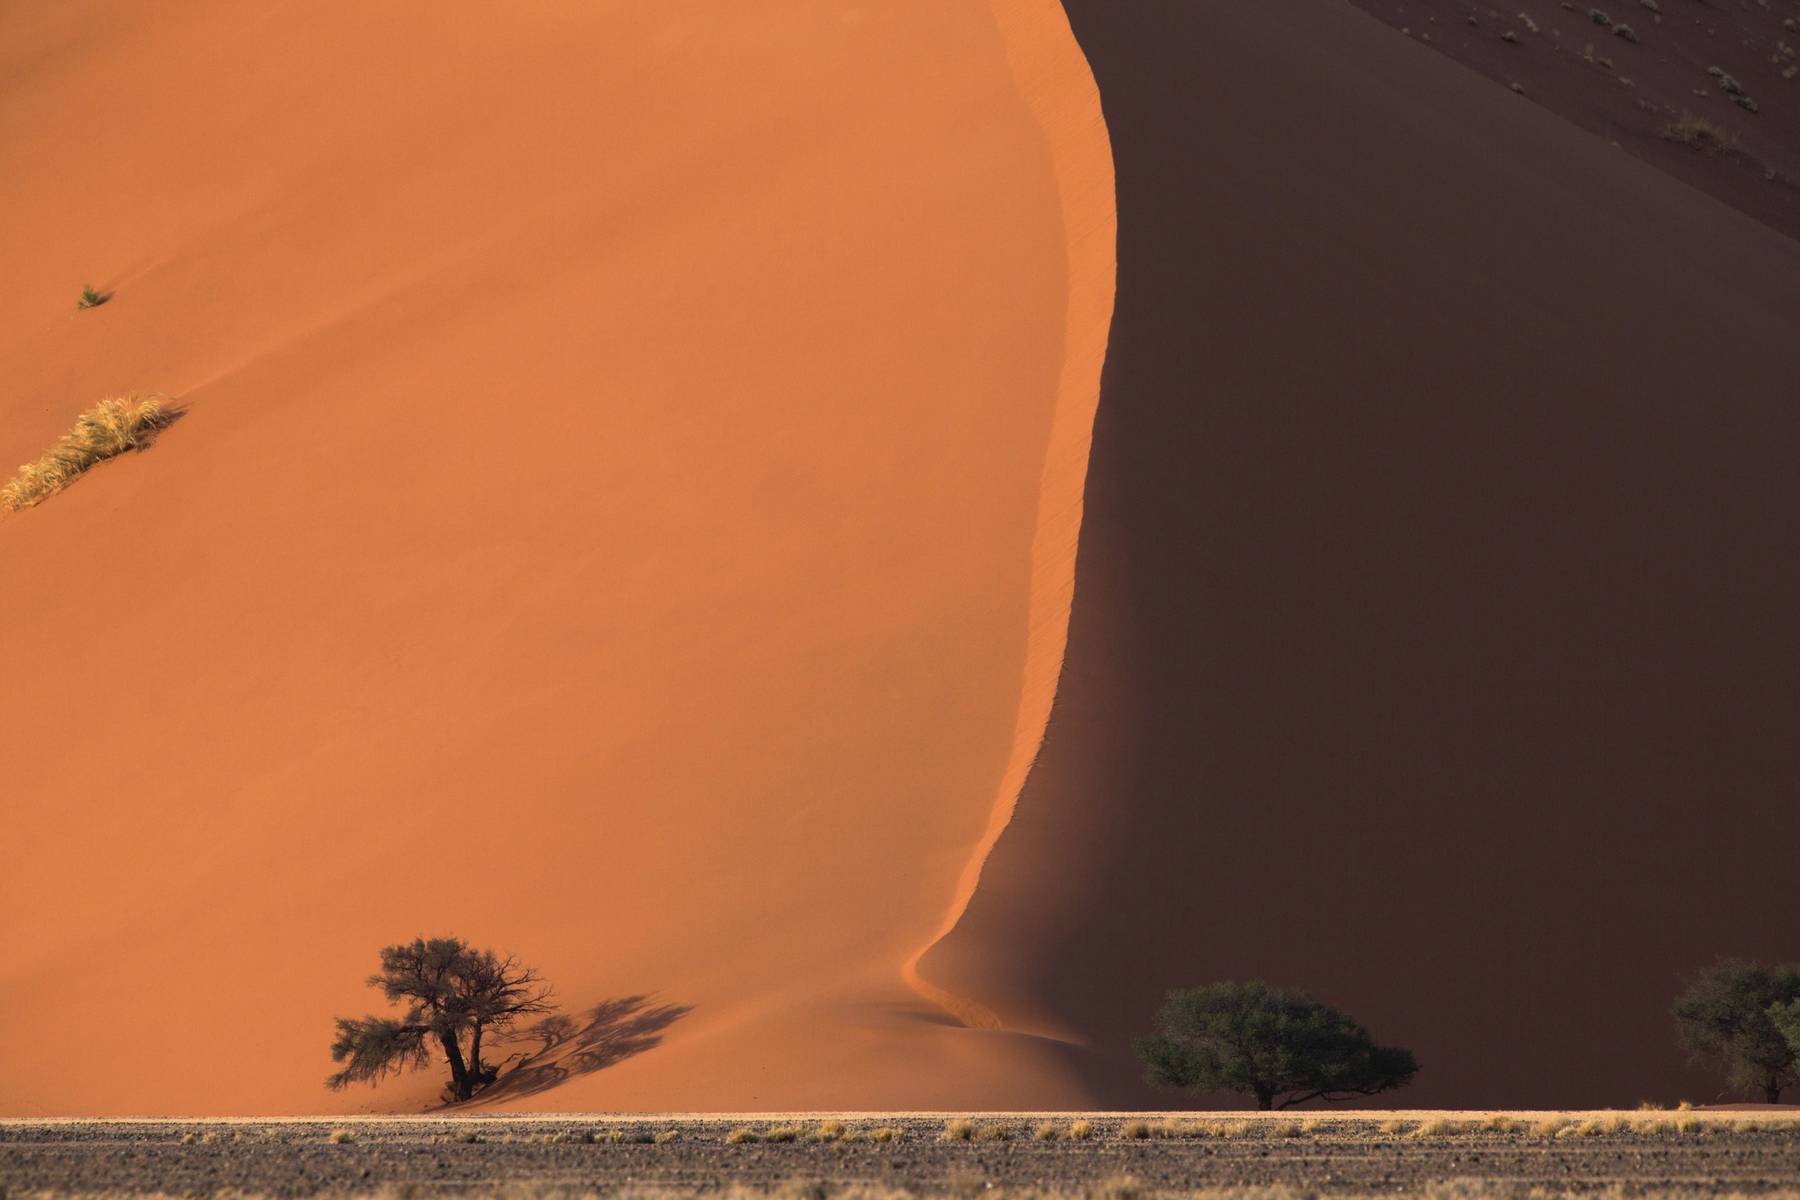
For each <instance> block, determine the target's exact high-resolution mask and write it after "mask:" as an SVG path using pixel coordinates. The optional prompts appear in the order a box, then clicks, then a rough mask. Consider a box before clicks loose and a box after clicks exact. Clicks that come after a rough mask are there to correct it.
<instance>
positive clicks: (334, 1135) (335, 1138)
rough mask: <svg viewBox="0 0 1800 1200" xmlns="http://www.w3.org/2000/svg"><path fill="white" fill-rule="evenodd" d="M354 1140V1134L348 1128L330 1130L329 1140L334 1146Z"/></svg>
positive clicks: (347, 1143) (345, 1144) (344, 1144)
mask: <svg viewBox="0 0 1800 1200" xmlns="http://www.w3.org/2000/svg"><path fill="white" fill-rule="evenodd" d="M355 1140H356V1135H355V1134H354V1133H352V1132H350V1131H349V1130H348V1129H334V1130H332V1131H331V1138H330V1141H331V1144H332V1145H334V1146H347V1145H349V1144H350V1143H351V1142H354V1141H355Z"/></svg>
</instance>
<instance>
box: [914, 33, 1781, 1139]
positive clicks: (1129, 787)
mask: <svg viewBox="0 0 1800 1200" xmlns="http://www.w3.org/2000/svg"><path fill="white" fill-rule="evenodd" d="M1067 8H1068V10H1069V12H1070V15H1071V18H1072V24H1073V26H1074V29H1075V33H1076V36H1077V37H1078V39H1079V40H1080V41H1081V44H1082V47H1083V49H1084V51H1085V53H1086V55H1087V58H1088V60H1089V63H1090V64H1091V66H1092V68H1093V70H1094V74H1095V77H1096V79H1097V81H1098V83H1099V88H1100V94H1101V98H1102V101H1103V103H1104V106H1105V110H1106V119H1107V124H1108V129H1109V133H1110V136H1111V140H1112V146H1113V153H1114V160H1115V169H1116V171H1117V176H1118V209H1119V262H1118V270H1119V287H1118V296H1117V307H1118V312H1117V318H1116V320H1115V322H1114V326H1113V332H1112V338H1111V342H1110V344H1109V346H1108V350H1107V364H1106V378H1105V385H1104V388H1103V391H1102V397H1101V403H1100V409H1099V413H1098V417H1097V421H1096V426H1095V431H1094V441H1093V455H1092V461H1091V464H1090V470H1089V476H1088V490H1087V495H1086V518H1085V523H1084V525H1083V529H1082V535H1081V568H1080V572H1079V575H1078V580H1077V591H1076V598H1075V605H1074V613H1073V618H1072V623H1071V627H1070V633H1069V641H1068V656H1067V661H1066V663H1065V666H1064V671H1063V679H1062V686H1061V690H1060V692H1059V694H1058V697H1057V707H1056V713H1055V716H1054V718H1053V719H1052V721H1051V724H1050V728H1049V734H1048V737H1047V738H1046V740H1045V743H1044V748H1043V752H1042V754H1041V756H1040V758H1039V760H1038V763H1037V766H1036V767H1035V768H1034V770H1033V772H1032V775H1031V778H1030V780H1029V782H1028V783H1027V786H1026V788H1025V792H1024V794H1023V795H1022V797H1021V799H1020V801H1019V804H1018V808H1017V812H1016V814H1015V816H1014V818H1013V820H1012V823H1011V824H1010V825H1009V826H1008V827H1007V829H1006V831H1005V833H1004V835H1003V836H1002V837H1001V838H1000V841H999V844H998V846H997V848H996V850H995V852H994V854H993V856H992V857H991V858H990V860H989V861H988V864H987V867H986V869H985V871H984V873H983V876H982V882H981V887H980V889H979V890H978V891H977V892H976V894H975V896H974V899H973V901H972V902H971V904H970V906H969V910H968V913H967V915H966V917H965V919H964V920H963V921H962V922H961V923H960V924H959V925H958V927H957V929H956V930H955V931H954V932H953V933H952V934H951V935H950V937H948V938H946V939H945V940H944V941H943V942H941V943H940V944H939V945H938V946H937V947H936V948H935V949H934V950H933V951H932V952H931V953H930V954H929V955H927V956H926V958H925V959H924V961H923V962H922V963H921V971H922V973H923V974H924V975H925V976H926V977H927V978H929V979H932V980H934V981H936V982H937V983H939V984H940V985H941V986H944V987H946V988H949V989H951V990H953V991H966V992H967V993H968V994H970V995H971V996H973V997H974V998H975V999H976V1000H978V1001H980V1002H982V1003H983V1004H984V1005H986V1006H987V1007H988V1008H989V1009H991V1010H992V1011H993V1012H995V1013H996V1014H998V1016H999V1017H1000V1018H1001V1019H1002V1020H1003V1021H1004V1022H1005V1023H1006V1024H1008V1025H1009V1026H1012V1027H1015V1028H1029V1029H1034V1030H1040V1031H1043V1032H1046V1033H1051V1034H1055V1035H1058V1036H1062V1037H1066V1038H1070V1039H1072V1040H1075V1041H1078V1042H1080V1043H1082V1044H1083V1045H1084V1046H1085V1047H1087V1050H1088V1054H1087V1055H1086V1056H1084V1057H1083V1058H1081V1059H1080V1060H1079V1062H1080V1064H1081V1068H1082V1070H1083V1071H1084V1073H1085V1078H1086V1080H1087V1085H1088V1087H1089V1089H1090V1090H1089V1096H1090V1099H1092V1100H1093V1101H1095V1102H1099V1103H1104V1104H1108V1105H1119V1106H1125V1105H1131V1104H1138V1103H1156V1102H1159V1101H1160V1102H1163V1103H1169V1102H1175V1101H1176V1098H1175V1097H1173V1096H1167V1095H1162V1096H1159V1095H1157V1094H1153V1093H1148V1092H1146V1091H1145V1089H1143V1088H1142V1087H1141V1086H1140V1085H1139V1084H1138V1083H1137V1077H1138V1072H1137V1071H1136V1070H1135V1069H1134V1067H1133V1064H1132V1063H1131V1061H1130V1056H1129V1053H1128V1051H1127V1049H1126V1047H1127V1045H1128V1039H1129V1038H1130V1037H1131V1036H1132V1035H1133V1034H1135V1033H1138V1032H1141V1031H1142V1030H1143V1029H1144V1028H1145V1026H1146V1025H1147V1023H1148V1020H1149V1016H1150V1013H1151V1012H1152V1010H1153V1009H1154V1007H1155V1006H1156V1004H1157V1003H1158V1001H1159V999H1160V996H1161V993H1162V992H1163V991H1164V990H1165V989H1167V988H1170V987H1173V986H1177V985H1181V984H1189V983H1194V982H1200V981H1204V980H1209V979H1219V978H1246V977H1256V976H1264V977H1269V978H1273V979H1276V980H1279V981H1282V982H1288V983H1293V984H1299V985H1303V986H1306V987H1309V988H1311V989H1313V990H1314V991H1315V992H1317V993H1318V994H1320V995H1322V996H1323V997H1326V998H1328V999H1331V1000H1333V1001H1336V1002H1339V1003H1341V1004H1343V1005H1345V1006H1346V1007H1348V1008H1349V1009H1350V1010H1351V1011H1352V1012H1354V1013H1355V1014H1357V1015H1358V1016H1359V1017H1361V1018H1362V1019H1363V1020H1365V1021H1367V1022H1368V1023H1369V1024H1370V1025H1371V1026H1372V1027H1373V1028H1374V1029H1375V1030H1376V1031H1377V1032H1378V1033H1379V1034H1381V1035H1382V1036H1384V1037H1387V1038H1391V1039H1394V1040H1396V1041H1399V1042H1401V1043H1402V1044H1406V1045H1410V1046H1412V1047H1413V1048H1414V1049H1415V1050H1416V1051H1417V1052H1418V1054H1419V1057H1420V1059H1421V1060H1422V1062H1423V1063H1424V1072H1423V1074H1422V1075H1421V1077H1420V1080H1419V1082H1418V1084H1417V1085H1416V1086H1415V1087H1414V1088H1413V1089H1411V1090H1410V1091H1408V1092H1406V1093H1402V1094H1401V1096H1400V1097H1398V1098H1397V1099H1399V1100H1402V1101H1404V1102H1408V1103H1422V1104H1434V1105H1435V1104H1451V1105H1468V1106H1480V1105H1551V1106H1554V1105H1585V1104H1632V1103H1636V1102H1637V1101H1638V1100H1640V1099H1642V1098H1644V1097H1646V1096H1649V1097H1655V1098H1660V1099H1663V1100H1673V1099H1675V1098H1677V1097H1679V1096H1683V1095H1686V1096H1690V1097H1692V1098H1695V1099H1702V1098H1711V1097H1712V1096H1714V1095H1715V1094H1716V1093H1717V1086H1718V1085H1717V1083H1716V1082H1715V1081H1713V1080H1712V1079H1710V1078H1709V1077H1708V1076H1707V1075H1705V1074H1704V1073H1700V1072H1695V1071H1690V1070H1689V1069H1688V1068H1686V1066H1685V1064H1684V1062H1683V1058H1682V1055H1681V1053H1680V1051H1679V1050H1678V1049H1677V1048H1676V1047H1675V1045H1674V1043H1673V1037H1672V1030H1671V1029H1670V1025H1669V1019H1668V1016H1667V1006H1668V1003H1669V999H1670V997H1671V996H1672V995H1673V993H1674V992H1675V990H1676V989H1677V988H1678V987H1679V985H1680V980H1681V976H1682V975H1683V974H1684V973H1686V972H1688V971H1691V970H1694V969H1696V968H1698V967H1700V966H1703V965H1705V964H1706V963H1708V962H1710V961H1711V960H1712V958H1713V957H1714V956H1715V955H1719V954H1724V953H1736V954H1743V955H1751V956H1764V957H1770V958H1773V957H1777V956H1785V957H1791V956H1792V953H1793V947H1792V945H1791V941H1790V940H1789V939H1790V938H1791V932H1792V928H1791V926H1792V921H1791V918H1790V913H1791V907H1792V906H1791V903H1790V897H1789V896H1788V893H1789V891H1790V890H1791V888H1790V879H1791V862H1790V859H1791V847H1792V846H1793V845H1794V843H1795V840H1796V837H1800V806H1796V805H1795V804H1794V800H1793V797H1794V788H1795V784H1796V780H1797V778H1800V771H1797V764H1796V761H1795V752H1794V745H1795V739H1794V737H1793V732H1794V728H1795V723H1796V719H1797V718H1800V713H1797V712H1796V708H1795V694H1796V693H1795V689H1794V680H1795V678H1796V676H1800V624H1796V622H1795V621H1794V618H1793V614H1794V613H1795V612H1796V611H1800V553H1796V549H1797V547H1796V545H1795V533H1794V531H1795V529H1796V525H1795V514H1796V513H1797V512H1800V473H1796V472H1795V471H1794V470H1793V463H1794V462H1795V461H1796V459H1797V458H1800V417H1797V416H1796V413H1795V411H1794V408H1793V405H1792V404H1790V403H1788V401H1787V398H1788V397H1789V396H1791V395H1792V393H1793V388H1794V381H1795V380H1796V379H1800V341H1796V339H1795V337H1794V330H1795V329H1797V328H1800V288H1797V287H1796V281H1800V246H1796V244H1795V243H1794V242H1792V241H1789V240H1787V239H1785V238H1783V237H1781V236H1779V235H1778V234H1776V233H1774V232H1773V231H1771V230H1770V229H1768V228H1767V227H1765V226H1762V225H1759V224H1757V223H1756V222H1754V221H1752V220H1751V219H1749V218H1748V217H1746V216H1744V215H1743V214H1742V213H1739V212H1737V211H1735V210H1732V209H1729V208H1727V207H1725V206H1724V205H1722V204H1720V203H1718V202H1716V201H1714V200H1712V199H1710V198H1708V197H1706V196H1704V195H1701V194H1700V193H1697V192H1695V191H1692V190H1691V189H1689V188H1688V187H1686V186H1685V185H1683V184H1681V183H1679V182H1677V181H1675V180H1673V179H1671V178H1669V177H1668V176H1665V175H1663V174H1661V173H1659V172H1658V171H1656V170H1655V169H1653V168H1651V167H1649V166H1647V165H1645V164H1643V163H1640V162H1637V161H1634V160H1632V159H1630V158H1628V157H1626V156H1625V155H1623V154H1621V153H1619V151H1618V150H1616V149H1614V148H1613V147H1610V146H1608V145H1607V144H1606V142H1604V141H1602V140H1600V139H1597V138H1595V137H1592V136H1590V135H1588V134H1585V133H1582V132H1580V131H1578V130H1576V129H1574V128H1572V127H1571V126H1569V125H1567V124H1565V123H1564V122H1562V121H1561V120H1559V119H1558V118H1557V117H1555V116H1553V115H1552V114H1549V113H1547V112H1545V111H1543V110H1541V109H1538V108H1536V107H1534V106H1533V105H1531V104H1530V103H1528V102H1527V101H1525V100H1523V99H1521V98H1520V97H1518V96H1516V95H1514V94H1513V93H1511V92H1510V91H1508V90H1506V89H1503V88H1496V87H1495V86H1493V84H1492V83H1490V82H1489V81H1487V80H1485V79H1482V78H1480V77H1479V76H1477V75H1475V74H1473V73H1472V72H1469V71H1467V70H1465V69H1464V68H1462V67H1459V66H1457V65H1455V64H1454V63H1452V62H1449V61H1447V60H1445V59H1444V58H1442V57H1440V56H1438V55H1435V54H1434V53H1432V52H1431V51H1430V50H1429V49H1427V48H1424V47H1421V46H1419V45H1417V44H1415V43H1413V42H1411V41H1408V40H1406V39H1401V38H1397V37H1395V36H1394V35H1393V33H1392V32H1391V31H1390V30H1388V29H1386V28H1384V27H1382V26H1381V25H1379V24H1377V23H1376V22H1375V21H1374V20H1373V19H1371V18H1369V17H1368V16H1366V15H1364V14H1362V13H1360V12H1358V11H1356V10H1355V9H1353V8H1352V7H1351V6H1349V5H1344V4H1331V3H1318V2H1315V0H1259V2H1258V3H1254V4H1251V3H1241V4H1193V3H1187V2H1185V0H1166V2H1165V0H1144V2H1143V3H1133V4H1118V3H1114V2H1113V0H1068V3H1067Z"/></svg>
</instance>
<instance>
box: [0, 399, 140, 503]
mask: <svg viewBox="0 0 1800 1200" xmlns="http://www.w3.org/2000/svg"><path fill="white" fill-rule="evenodd" d="M169 420H170V417H169V413H168V411H167V410H166V409H164V408H163V406H162V404H161V403H159V402H158V401H157V400H156V399H154V398H150V399H143V400H140V399H139V398H138V397H136V396H130V397H127V398H125V399H122V400H121V399H119V398H117V397H112V398H109V399H106V400H102V401H101V402H100V403H98V404H96V405H94V407H92V408H90V409H88V410H87V411H86V412H84V413H82V414H81V415H80V416H78V417H76V418H75V428H74V429H72V430H70V431H69V432H68V433H65V434H63V435H62V437H60V438H58V439H57V442H56V445H54V446H52V447H50V449H48V450H46V451H45V452H44V453H43V455H42V456H41V457H39V458H38V460H37V461H36V462H31V463H26V464H24V465H23V466H21V467H20V468H19V472H18V474H17V475H14V476H13V478H12V482H10V483H8V484H7V485H6V486H5V487H3V488H0V508H6V509H9V510H11V511H13V512H18V511H19V510H20V509H25V508H32V507H35V506H36V505H39V504H42V503H43V502H44V501H45V500H48V499H49V498H50V497H51V496H54V495H55V494H56V493H58V492H60V491H62V490H63V489H64V488H66V487H68V486H69V484H70V483H72V482H74V480H75V479H76V477H77V476H79V475H80V474H81V473H82V472H84V471H86V470H87V469H88V468H89V467H92V466H93V465H94V464H95V463H98V462H103V461H105V460H106V459H109V458H114V457H117V456H118V455H120V454H123V453H125V452H126V451H127V450H141V449H143V448H144V447H145V446H148V445H149V444H150V443H151V441H152V440H153V439H154V438H155V436H156V433H157V431H158V430H160V429H162V428H164V427H165V426H166V425H168V423H169Z"/></svg>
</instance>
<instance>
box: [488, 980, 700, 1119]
mask: <svg viewBox="0 0 1800 1200" xmlns="http://www.w3.org/2000/svg"><path fill="white" fill-rule="evenodd" d="M651 999H652V998H651V997H650V996H647V995H644V996H619V997H616V998H614V999H611V1000H602V1001H601V1002H600V1003H599V1004H596V1005H595V1006H594V1007H593V1008H591V1009H588V1010H586V1011H585V1012H582V1013H578V1014H576V1015H574V1016H570V1015H568V1014H566V1013H558V1014H556V1015H555V1016H550V1017H545V1018H544V1019H543V1020H542V1021H539V1022H538V1023H537V1024H535V1025H532V1026H531V1027H529V1028H527V1029H523V1030H520V1031H519V1034H518V1035H517V1037H515V1038H513V1039H512V1043H513V1044H514V1045H517V1044H520V1043H523V1044H524V1045H525V1048H524V1049H523V1050H520V1051H515V1052H514V1054H513V1056H512V1057H511V1058H510V1059H509V1060H508V1062H510V1063H512V1065H511V1066H510V1067H508V1066H507V1065H506V1064H504V1063H503V1064H502V1066H501V1072H500V1078H499V1079H497V1080H495V1081H494V1083H493V1085H492V1086H491V1087H488V1088H486V1089H484V1090H483V1091H482V1092H481V1093H480V1094H479V1095H478V1096H477V1097H476V1099H477V1100H479V1101H481V1102H484V1103H485V1102H487V1101H490V1100H517V1099H519V1098H520V1097H522V1096H535V1095H537V1094H538V1093H539V1092H547V1091H549V1090H550V1089H551V1088H553V1087H558V1086H560V1085H561V1084H564V1083H567V1082H568V1081H569V1080H571V1079H574V1078H576V1077H577V1076H580V1075H589V1074H592V1073H593V1072H595V1071H603V1070H605V1069H606V1068H607V1067H610V1066H612V1065H613V1064H614V1063H619V1062H623V1061H624V1060H626V1059H628V1058H631V1057H632V1056H634V1055H638V1054H642V1053H643V1052H644V1051H646V1050H653V1049H655V1048H656V1047H657V1046H658V1045H660V1044H661V1043H662V1040H663V1031H664V1030H666V1029H668V1027H669V1026H671V1025H673V1024H674V1023H675V1022H677V1021H679V1020H681V1018H683V1017H685V1016H687V1015H688V1014H689V1013H691V1012H693V1011H694V1009H693V1006H692V1005H689V1004H653V1003H651Z"/></svg>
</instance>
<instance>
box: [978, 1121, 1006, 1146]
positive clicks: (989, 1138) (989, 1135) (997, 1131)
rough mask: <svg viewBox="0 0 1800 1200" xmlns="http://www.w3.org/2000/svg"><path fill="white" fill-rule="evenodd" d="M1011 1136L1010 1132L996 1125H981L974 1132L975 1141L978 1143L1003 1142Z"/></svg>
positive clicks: (1002, 1126) (1004, 1127) (1003, 1126)
mask: <svg viewBox="0 0 1800 1200" xmlns="http://www.w3.org/2000/svg"><path fill="white" fill-rule="evenodd" d="M1011 1136H1012V1130H1011V1129H1009V1128H1007V1127H1006V1126H1005V1125H1001V1124H998V1123H996V1124H993V1125H983V1126H981V1128H979V1129H977V1130H976V1131H975V1140H976V1141H978V1142H1004V1141H1005V1140H1006V1139H1008V1138H1010V1137H1011Z"/></svg>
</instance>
